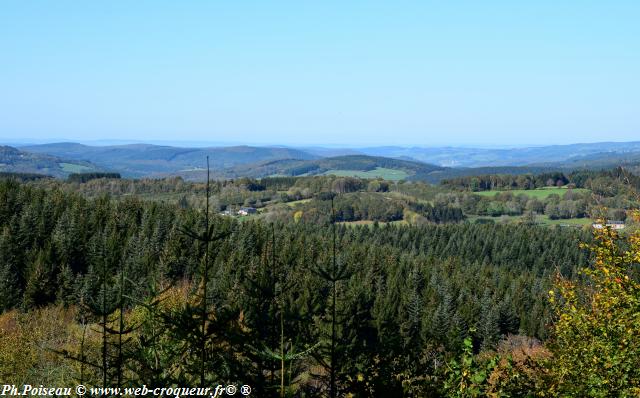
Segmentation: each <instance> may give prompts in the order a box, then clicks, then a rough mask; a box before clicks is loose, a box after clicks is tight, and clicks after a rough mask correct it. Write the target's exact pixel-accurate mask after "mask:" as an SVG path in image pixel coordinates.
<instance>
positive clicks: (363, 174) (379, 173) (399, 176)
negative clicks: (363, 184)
mask: <svg viewBox="0 0 640 398" xmlns="http://www.w3.org/2000/svg"><path fill="white" fill-rule="evenodd" d="M324 175H334V176H338V177H358V178H384V179H385V180H389V181H399V180H404V179H405V178H407V177H408V176H409V174H408V173H407V172H405V171H403V170H395V169H386V168H384V167H376V168H375V169H374V170H369V171H361V170H328V171H326V172H324Z"/></svg>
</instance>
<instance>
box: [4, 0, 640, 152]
mask: <svg viewBox="0 0 640 398" xmlns="http://www.w3.org/2000/svg"><path fill="white" fill-rule="evenodd" d="M638 21H640V2H639V1H637V0H633V1H632V0H629V1H621V0H620V1H617V0H611V1H589V0H582V1H577V0H576V1H568V0H566V1H558V0H555V1H547V0H538V1H530V2H525V1H517V2H516V1H454V0H452V1H428V0H423V1H415V2H413V1H402V0H398V1H386V2H377V1H372V0H370V1H331V0H325V1H317V2H311V1H299V0H298V1H291V2H280V1H179V2H178V1H166V2H163V1H140V0H136V1H113V0H112V1H100V2H98V1H75V2H71V1H64V0H56V1H22V0H9V1H5V2H3V7H2V11H1V12H0V139H2V140H4V141H19V140H35V141H52V140H53V141H55V140H60V139H67V140H83V141H91V140H135V141H173V142H176V141H200V142H201V141H211V142H229V143H252V144H265V143H267V144H289V145H310V144H314V145H322V144H325V145H328V144H333V145H345V146H354V145H356V146H368V145H403V146H413V145H420V146H432V145H446V144H449V145H462V144H467V145H477V144H482V145H496V144H497V145H529V144H556V143H572V142H597V141H626V140H638V139H640V23H638Z"/></svg>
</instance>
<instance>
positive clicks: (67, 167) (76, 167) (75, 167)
mask: <svg viewBox="0 0 640 398" xmlns="http://www.w3.org/2000/svg"><path fill="white" fill-rule="evenodd" d="M60 167H61V168H62V171H64V172H65V173H84V172H87V171H91V170H93V169H92V168H91V167H87V166H82V165H80V164H73V163H60Z"/></svg>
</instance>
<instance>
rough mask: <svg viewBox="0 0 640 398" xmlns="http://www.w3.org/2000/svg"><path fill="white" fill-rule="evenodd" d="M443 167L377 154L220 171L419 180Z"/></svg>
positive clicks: (226, 173)
mask: <svg viewBox="0 0 640 398" xmlns="http://www.w3.org/2000/svg"><path fill="white" fill-rule="evenodd" d="M443 170H445V168H443V167H440V166H435V165H432V164H427V163H422V162H415V161H407V160H401V159H392V158H385V157H381V156H367V155H345V156H334V157H327V158H322V159H315V160H297V159H282V160H276V161H269V162H260V163H253V164H246V165H241V166H237V167H233V168H229V169H226V170H223V171H222V172H221V174H222V176H224V177H226V178H232V177H239V176H246V177H254V178H260V177H267V176H272V175H284V176H305V175H322V174H335V175H341V176H349V175H351V176H360V177H369V178H375V177H378V176H379V177H384V178H388V179H419V180H423V179H425V177H426V176H427V175H429V174H431V173H434V172H438V171H443ZM389 177H392V178H389Z"/></svg>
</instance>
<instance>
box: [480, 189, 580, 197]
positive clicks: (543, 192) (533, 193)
mask: <svg viewBox="0 0 640 398" xmlns="http://www.w3.org/2000/svg"><path fill="white" fill-rule="evenodd" d="M567 191H568V189H567V188H564V187H560V188H558V187H545V188H538V189H513V190H509V191H482V192H475V194H477V195H480V196H488V197H492V196H495V195H496V194H498V193H501V192H511V193H512V194H514V195H516V196H517V195H520V194H523V195H527V196H529V197H531V198H536V199H546V198H547V197H548V196H549V195H552V194H557V195H560V196H561V197H562V195H564V194H565V193H567ZM572 191H573V192H575V193H585V192H589V190H588V189H585V188H574V189H572Z"/></svg>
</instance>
